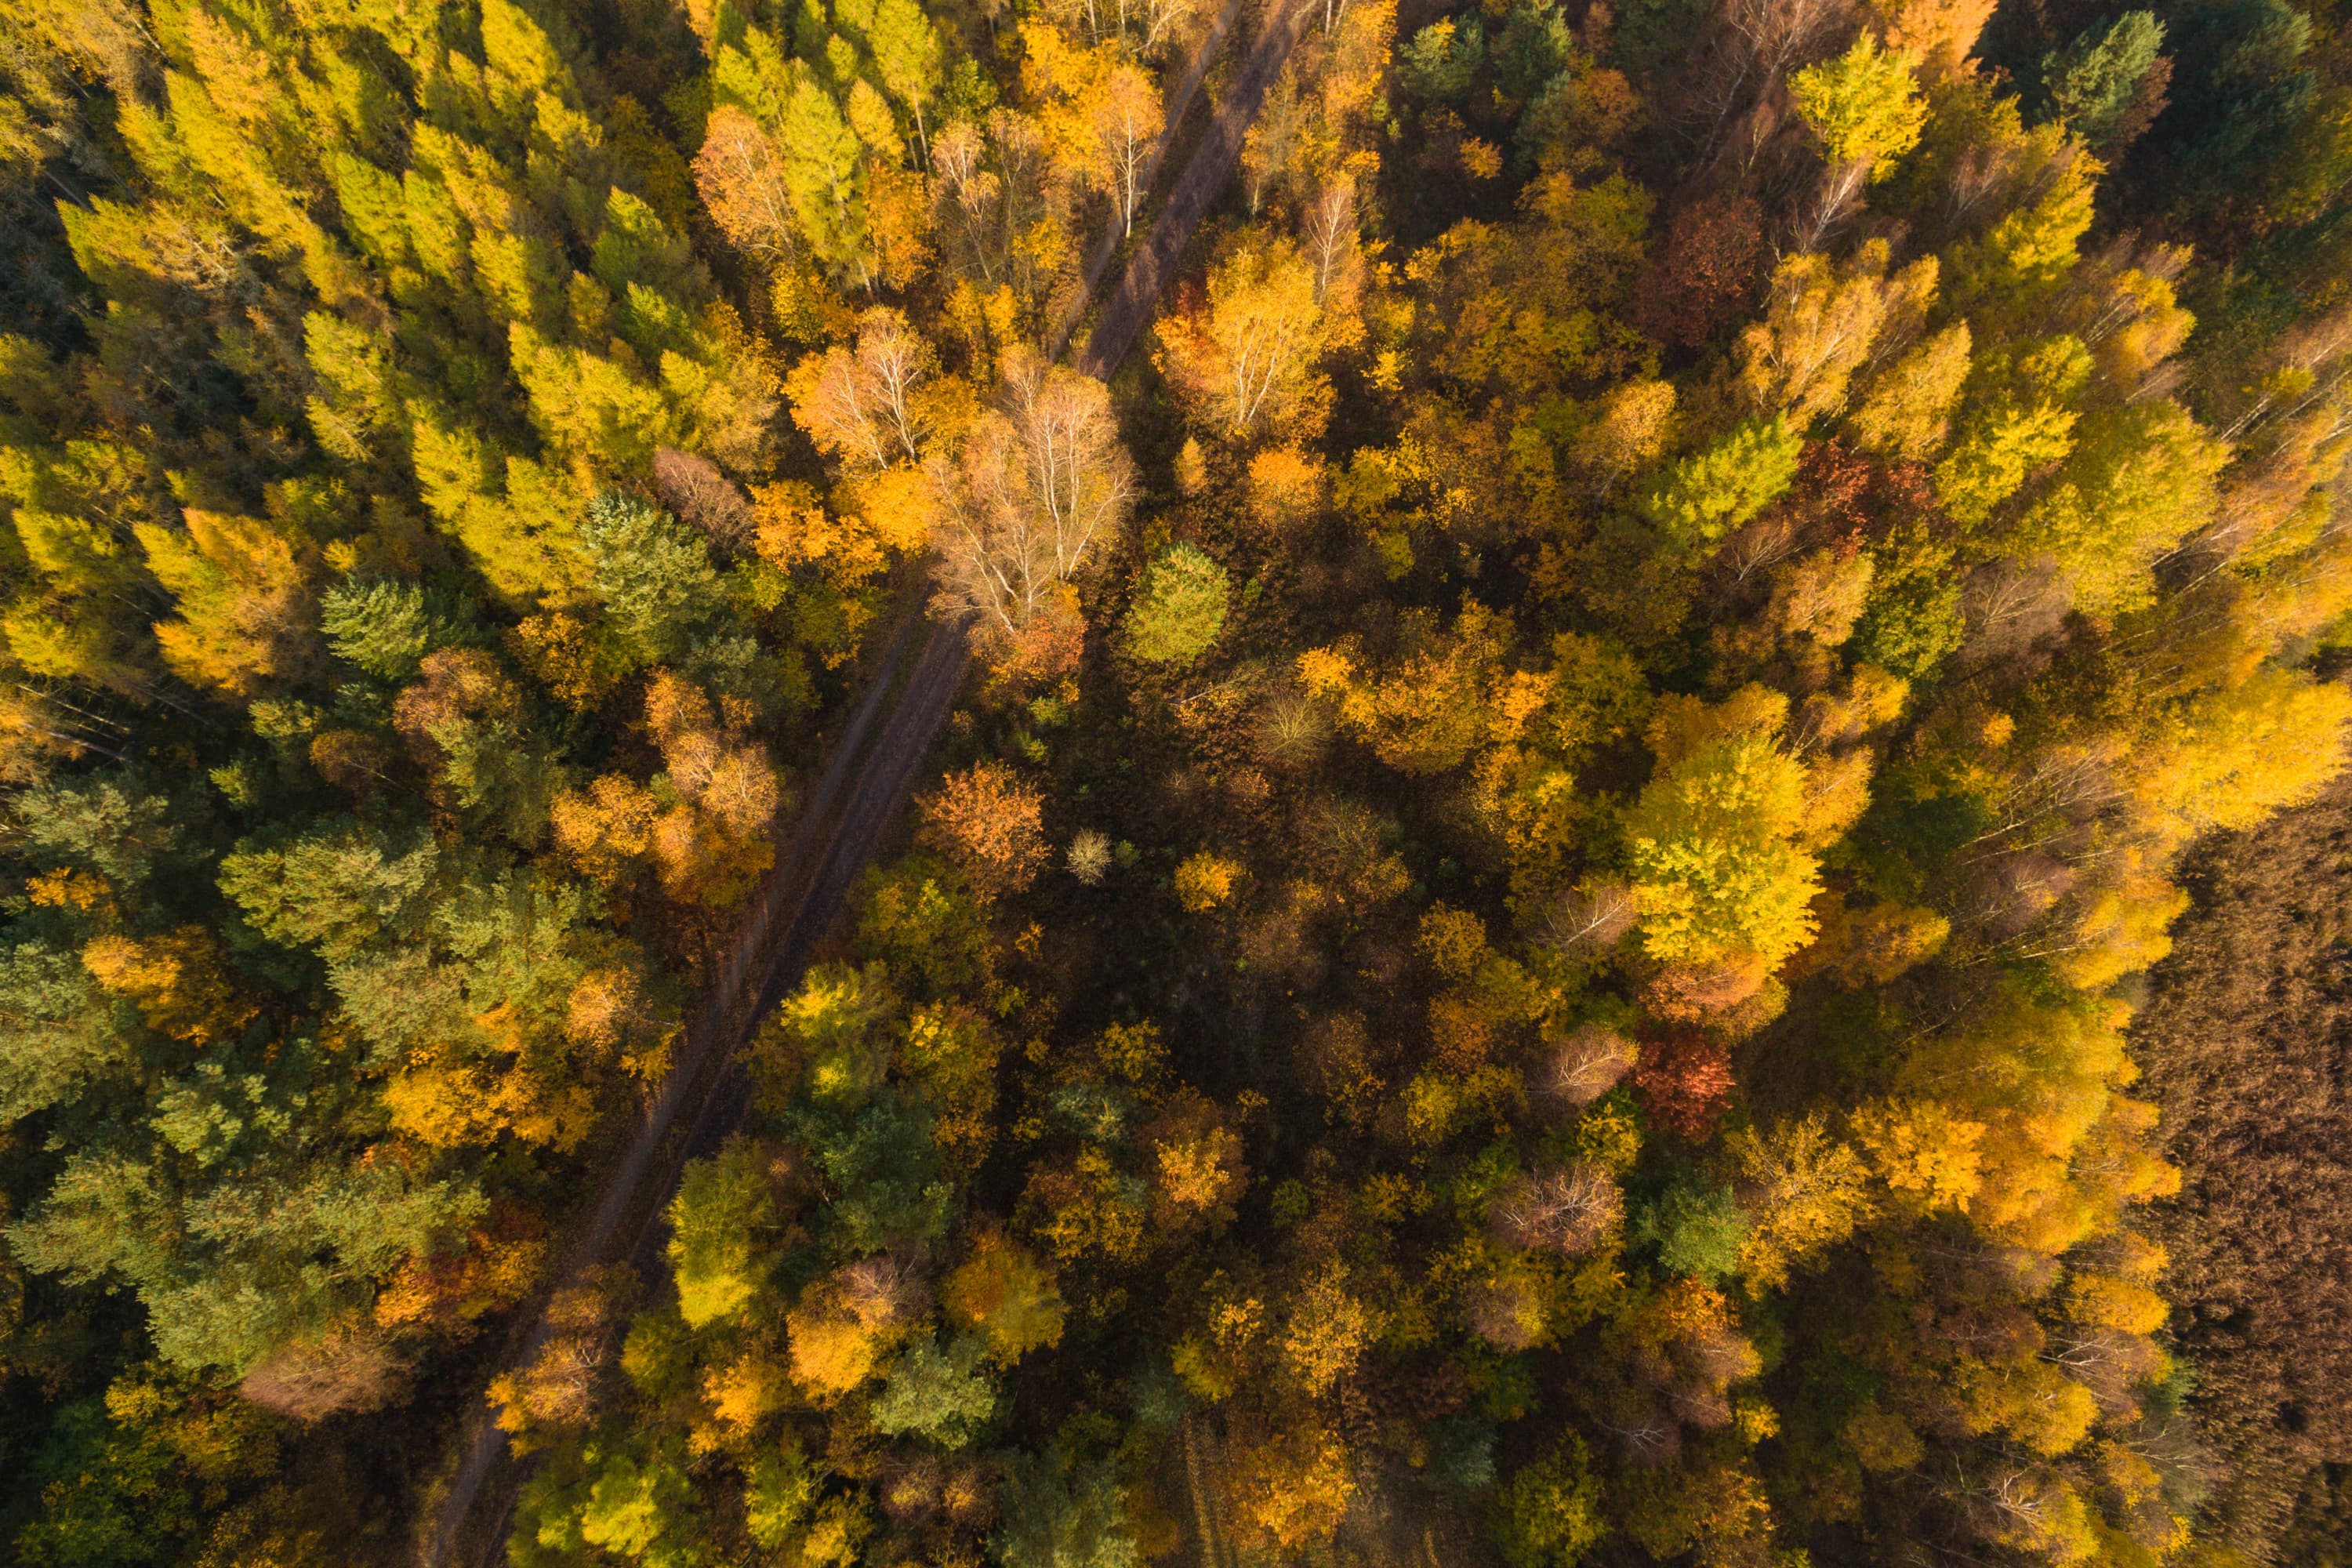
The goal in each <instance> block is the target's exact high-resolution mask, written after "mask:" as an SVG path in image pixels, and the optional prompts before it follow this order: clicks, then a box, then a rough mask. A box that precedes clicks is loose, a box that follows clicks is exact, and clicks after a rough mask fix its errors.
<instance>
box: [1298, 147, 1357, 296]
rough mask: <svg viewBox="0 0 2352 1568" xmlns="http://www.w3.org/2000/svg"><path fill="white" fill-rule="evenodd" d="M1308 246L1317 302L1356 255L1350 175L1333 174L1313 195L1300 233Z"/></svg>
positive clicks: (1352, 193) (1354, 219) (1329, 293)
mask: <svg viewBox="0 0 2352 1568" xmlns="http://www.w3.org/2000/svg"><path fill="white" fill-rule="evenodd" d="M1301 238H1302V240H1303V242H1304V244H1305V246H1306V249H1307V261H1308V263H1309V264H1310V265H1312V266H1313V267H1314V268H1315V302H1316V303H1317V304H1318V305H1320V304H1323V303H1325V302H1327V301H1328V300H1329V299H1330V298H1331V289H1332V286H1333V285H1334V284H1335V283H1338V282H1339V280H1340V279H1341V278H1342V277H1343V276H1344V275H1345V273H1346V272H1347V270H1348V269H1349V268H1350V267H1352V266H1353V265H1354V263H1355V259H1356V241H1357V234H1356V182H1355V179H1354V178H1353V176H1351V175H1348V174H1340V175H1338V176H1336V177H1334V178H1333V179H1332V180H1331V181H1330V183H1329V184H1326V185H1325V186H1324V187H1323V188H1322V189H1321V190H1319V191H1318V192H1317V193H1316V195H1315V201H1314V204H1313V205H1310V206H1309V207H1308V208H1307V226H1306V232H1305V234H1304V235H1303V236H1302V237H1301Z"/></svg>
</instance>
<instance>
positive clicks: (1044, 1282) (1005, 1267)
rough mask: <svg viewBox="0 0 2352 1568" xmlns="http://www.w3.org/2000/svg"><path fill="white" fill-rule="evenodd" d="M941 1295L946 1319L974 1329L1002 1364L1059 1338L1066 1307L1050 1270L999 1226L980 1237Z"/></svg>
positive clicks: (1048, 1344)
mask: <svg viewBox="0 0 2352 1568" xmlns="http://www.w3.org/2000/svg"><path fill="white" fill-rule="evenodd" d="M940 1301H941V1304H942V1305H944V1306H945V1307H946V1308H947V1311H948V1316H949V1319H950V1321H953V1322H955V1323H958V1324H960V1325H961V1326H962V1327H964V1328H968V1329H972V1330H976V1331H978V1332H979V1333H980V1335H981V1336H982V1339H983V1340H984V1341H985V1342H986V1343H987V1345H988V1349H989V1353H990V1355H991V1356H992V1357H993V1358H994V1359H995V1360H996V1361H998V1362H999V1363H1003V1364H1006V1365H1010V1364H1011V1363H1013V1362H1016V1361H1018V1360H1020V1359H1021V1358H1022V1357H1023V1356H1024V1355H1026V1354H1027V1353H1028V1352H1031V1351H1033V1350H1045V1349H1051V1348H1052V1347H1053V1346H1055V1345H1057V1344H1059V1343H1060V1342H1061V1340H1062V1322H1063V1319H1064V1316H1065V1309H1064V1307H1063V1303H1062V1296H1061V1292H1060V1291H1059V1290H1058V1289H1055V1284H1054V1276H1053V1274H1052V1272H1051V1271H1050V1270H1048V1269H1047V1268H1045V1266H1044V1265H1042V1264H1040V1263H1039V1262H1038V1261H1037V1259H1036V1258H1035V1257H1034V1256H1033V1255H1032V1254H1031V1253H1030V1252H1029V1250H1028V1249H1027V1248H1026V1247H1023V1246H1022V1245H1021V1244H1020V1243H1019V1242H1016V1241H1014V1240H1013V1239H1012V1238H1010V1237H1007V1236H1005V1235H1004V1234H1003V1233H1002V1232H1000V1231H989V1232H986V1233H984V1234H983V1235H982V1237H980V1239H979V1240H978V1241H977V1242H976V1243H975V1244H974V1246H973V1247H972V1252H971V1257H969V1258H966V1259H964V1261H963V1262H962V1263H961V1264H960V1265H958V1266H957V1268H956V1269H955V1271H954V1272H953V1273H951V1274H950V1275H949V1276H948V1278H947V1282H946V1283H945V1285H944V1286H943V1287H942V1288H941V1289H940Z"/></svg>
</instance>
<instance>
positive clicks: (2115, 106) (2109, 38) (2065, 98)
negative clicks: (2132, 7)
mask: <svg viewBox="0 0 2352 1568" xmlns="http://www.w3.org/2000/svg"><path fill="white" fill-rule="evenodd" d="M2163 47H2164V24H2163V23H2162V22H2160V21H2158V20H2157V18H2156V16H2155V14H2154V13H2153V12H2148V11H2126V12H2125V13H2124V14H2123V15H2121V16H2116V17H2115V18H2113V19H2112V20H2110V21H2108V22H2106V23H2105V24H2104V25H2102V26H2098V27H2095V28H2090V29H2087V30H2085V31H2084V32H2083V33H2082V34H2080V35H2079V36H2077V37H2075V39H2074V42H2072V43H2070V44H2068V45H2067V46H2066V47H2065V48H2063V49H2062V50H2057V51H2054V52H2053V53H2051V54H2050V55H2048V56H2046V57H2044V58H2043V59H2042V91H2044V92H2045V93H2047V94H2049V97H2050V107H2051V108H2052V109H2053V110H2055V111H2056V113H2057V115H2058V118H2059V119H2060V120H2062V121H2064V122H2065V123H2066V126H2067V129H2069V130H2071V131H2073V132H2074V133H2075V134H2076V135H2078V136H2080V137H2081V138H2082V139H2083V140H2084V142H2088V143H2089V144H2090V145H2091V146H2093V147H2105V146H2106V145H2108V144H2109V143H2110V142H2114V141H2116V132H2117V130H2118V128H2119V127H2120V126H2121V125H2122V124H2123V121H2124V117H2125V115H2126V113H2127V112H2128V111H2129V110H2131V108H2132V106H2133V103H2134V101H2135V100H2137V98H2138V96H2139V93H2140V88H2141V83H2142V82H2144V81H2146V80H2147V75H2148V72H2149V71H2150V70H2151V69H2152V68H2154V67H2155V66H2156V64H2157V61H2158V58H2160V57H2159V51H2161V50H2162V49H2163ZM2167 74H2169V72H2168V73H2167Z"/></svg>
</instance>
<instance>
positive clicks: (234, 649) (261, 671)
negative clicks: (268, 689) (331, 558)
mask: <svg viewBox="0 0 2352 1568" xmlns="http://www.w3.org/2000/svg"><path fill="white" fill-rule="evenodd" d="M184 521H185V522H186V524H187V531H186V532H185V533H184V534H182V533H174V532H173V531H170V530H168V529H163V528H159V527H156V526H154V525H152V524H147V523H142V524H141V525H139V527H138V529H137V530H136V531H137V533H138V536H139V542H140V544H141V545H142V547H144V549H145V550H146V552H147V565H148V569H149V570H150V571H152V572H153V573H154V574H155V579H156V581H157V582H159V583H161V584H163V586H164V587H166V588H168V589H170V590H171V591H172V594H173V597H174V598H176V599H177V600H178V601H179V610H180V618H179V619H177V620H173V621H161V622H158V623H157V624H156V626H155V641H156V643H157V645H158V646H159V647H162V649H163V661H164V662H165V663H166V664H169V665H170V666H171V667H172V668H173V670H174V671H176V672H177V673H178V674H179V675H180V676H181V677H182V678H183V679H186V680H188V681H189V682H191V683H192V684H194V685H197V686H209V687H212V688H214V689H217V690H221V691H226V692H228V693H230V694H232V695H234V696H239V697H244V696H250V695H251V694H252V693H253V692H254V691H255V690H256V689H258V688H259V687H260V685H261V684H262V682H263V681H265V680H267V679H270V678H272V677H278V676H287V675H291V674H294V673H296V671H297V669H298V668H299V664H300V662H301V660H302V657H303V653H302V639H303V636H304V628H303V620H304V617H305V616H306V615H307V611H308V605H309V573H308V570H307V568H306V566H305V564H304V563H303V562H302V561H301V560H299V558H298V557H297V555H296V553H295V549H294V545H293V542H291V541H289V540H288V539H287V538H286V537H285V536H284V535H282V534H281V533H279V532H278V530H277V529H275V528H274V527H272V526H271V525H270V524H269V523H267V522H264V521H260V520H259V519H257V518H250V517H235V516H230V515H227V514H225V513H221V512H211V511H199V510H194V509H193V508H192V509H190V510H188V511H187V512H186V513H185V514H184Z"/></svg>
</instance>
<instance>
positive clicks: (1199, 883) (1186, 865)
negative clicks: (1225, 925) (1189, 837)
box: [1176, 849, 1247, 915]
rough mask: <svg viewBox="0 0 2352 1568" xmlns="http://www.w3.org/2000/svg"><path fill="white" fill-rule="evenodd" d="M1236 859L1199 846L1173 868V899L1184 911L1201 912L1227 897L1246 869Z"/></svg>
mask: <svg viewBox="0 0 2352 1568" xmlns="http://www.w3.org/2000/svg"><path fill="white" fill-rule="evenodd" d="M1246 869H1247V868H1245V867H1244V866H1243V865H1242V863H1241V862H1240V861H1238V860H1232V859H1228V858H1225V857H1224V856H1222V855H1215V854H1212V853H1210V852H1209V851H1208V850H1206V849H1203V850H1202V851H1201V852H1200V853H1199V854H1197V855H1191V856H1187V857H1186V858H1184V860H1183V862H1182V863H1181V864H1180V865H1179V866H1178V867H1177V868H1176V901H1177V902H1178V903H1180V904H1181V905H1182V906H1183V907H1184V912H1185V913H1187V914H1194V915H1204V914H1207V913H1208V912H1209V911H1210V910H1213V909H1215V908H1216V907H1217V906H1218V905H1219V904H1222V903H1223V902H1224V901H1225V900H1227V899H1230V898H1232V897H1233V894H1234V887H1235V885H1236V884H1238V883H1239V882H1240V880H1241V879H1242V877H1243V876H1244V874H1245V872H1246Z"/></svg>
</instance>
